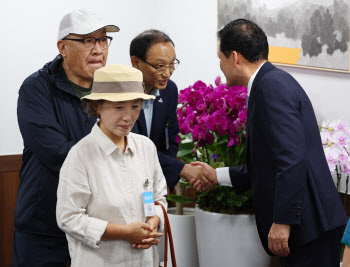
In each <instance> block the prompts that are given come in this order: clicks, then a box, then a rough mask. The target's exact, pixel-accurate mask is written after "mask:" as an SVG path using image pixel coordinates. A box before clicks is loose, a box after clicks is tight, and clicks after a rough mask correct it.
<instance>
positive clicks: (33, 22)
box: [0, 0, 350, 155]
mask: <svg viewBox="0 0 350 267" xmlns="http://www.w3.org/2000/svg"><path fill="white" fill-rule="evenodd" d="M82 7H84V8H89V9H92V10H95V11H96V12H97V13H98V14H99V15H101V16H103V17H104V18H105V19H106V21H107V22H108V23H113V24H116V25H118V26H119V27H120V29H121V31H120V32H119V33H115V34H111V36H113V37H114V40H113V42H112V45H111V47H110V52H109V57H108V62H107V64H112V63H119V64H130V63H129V44H130V41H131V40H132V38H133V37H135V36H136V35H137V34H138V33H140V32H141V31H143V30H146V29H149V28H157V29H160V30H162V31H165V32H166V33H168V34H169V35H170V37H171V38H172V39H173V41H174V42H175V45H176V53H177V57H178V58H179V59H180V61H181V64H180V67H179V69H178V70H176V71H175V72H174V75H173V77H172V79H173V80H174V81H175V82H176V83H177V85H178V87H179V89H182V88H185V87H187V86H188V85H190V84H193V83H194V82H195V81H196V80H199V79H200V80H203V81H204V82H206V83H213V82H214V79H215V77H216V76H217V75H221V76H222V77H224V76H223V74H222V73H221V71H220V68H219V60H218V58H217V56H216V51H217V41H216V31H217V1H215V0H191V1H190V0H177V1H173V0H147V1H145V0H128V1H125V0H100V1H96V0H95V1H92V0H76V1H56V2H54V1H44V0H34V1H25V0H21V1H15V0H14V1H2V10H3V12H2V15H1V16H0V25H8V26H7V27H4V26H2V27H1V28H0V36H1V37H2V38H1V42H0V51H1V52H2V53H1V59H2V64H1V65H0V73H1V79H0V94H1V95H2V105H0V125H1V130H0V140H1V141H0V155H9V154H20V153H22V148H23V143H22V138H21V135H20V132H19V129H18V125H17V115H16V105H17V96H18V89H19V87H20V85H21V83H22V82H23V80H24V79H25V78H26V77H27V76H28V75H30V74H31V73H33V72H35V71H36V70H38V69H39V68H41V67H42V66H43V65H44V64H45V63H46V62H48V61H50V60H52V59H53V58H54V57H55V56H56V55H57V54H58V51H57V48H56V39H57V30H58V26H59V22H60V20H61V18H62V17H63V16H64V15H65V14H66V13H68V12H70V11H71V10H73V9H76V8H82ZM283 69H284V70H286V71H288V72H290V73H291V74H292V75H293V76H294V77H295V78H296V80H297V81H299V83H300V84H301V85H302V86H303V87H304V89H305V90H306V92H307V93H308V95H309V97H310V99H311V101H312V103H313V105H314V109H315V110H316V115H317V118H318V120H319V121H320V122H321V121H322V120H334V119H342V120H344V121H346V122H347V123H348V124H349V125H350V111H349V108H348V107H349V100H350V74H343V73H333V72H325V71H316V70H308V69H300V68H298V69H297V68H290V67H283Z"/></svg>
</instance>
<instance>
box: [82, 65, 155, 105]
mask: <svg viewBox="0 0 350 267" xmlns="http://www.w3.org/2000/svg"><path fill="white" fill-rule="evenodd" d="M138 98H142V99H155V96H153V95H147V94H145V93H144V87H143V76H142V72H141V71H139V70H138V69H135V68H133V67H130V66H126V65H109V66H106V67H103V68H100V69H98V70H96V71H95V74H94V82H93V84H92V92H91V94H89V95H87V96H84V97H82V98H81V99H90V100H108V101H113V102H117V101H128V100H133V99H138Z"/></svg>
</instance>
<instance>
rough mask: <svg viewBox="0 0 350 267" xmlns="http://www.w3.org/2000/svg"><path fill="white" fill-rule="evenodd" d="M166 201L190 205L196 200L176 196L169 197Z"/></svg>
mask: <svg viewBox="0 0 350 267" xmlns="http://www.w3.org/2000/svg"><path fill="white" fill-rule="evenodd" d="M167 200H168V201H174V202H177V203H180V204H191V203H196V201H197V200H196V199H193V198H190V197H184V196H177V195H169V196H168V198H167Z"/></svg>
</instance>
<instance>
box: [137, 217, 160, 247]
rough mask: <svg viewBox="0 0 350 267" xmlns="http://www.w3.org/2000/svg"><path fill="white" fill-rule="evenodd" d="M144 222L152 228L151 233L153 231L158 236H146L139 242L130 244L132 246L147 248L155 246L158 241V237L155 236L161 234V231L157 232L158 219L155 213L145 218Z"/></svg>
mask: <svg viewBox="0 0 350 267" xmlns="http://www.w3.org/2000/svg"><path fill="white" fill-rule="evenodd" d="M146 223H147V224H149V226H150V229H152V233H154V234H156V235H158V236H154V237H149V238H146V239H144V240H142V243H141V244H137V243H135V244H133V245H132V247H133V248H140V249H148V248H150V247H151V246H153V245H155V246H156V245H158V243H159V239H158V238H156V237H160V236H163V234H162V233H158V232H157V229H158V225H159V223H160V219H159V217H158V216H157V215H155V216H152V217H149V218H147V221H146Z"/></svg>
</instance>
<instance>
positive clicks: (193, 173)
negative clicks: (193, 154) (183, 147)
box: [180, 164, 204, 181]
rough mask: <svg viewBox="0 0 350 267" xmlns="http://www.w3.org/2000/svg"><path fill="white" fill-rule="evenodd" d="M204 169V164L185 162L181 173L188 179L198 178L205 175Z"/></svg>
mask: <svg viewBox="0 0 350 267" xmlns="http://www.w3.org/2000/svg"><path fill="white" fill-rule="evenodd" d="M203 170H204V169H203V167H202V166H192V165H191V164H185V166H184V167H183V169H182V171H181V173H180V176H181V177H183V178H184V179H185V180H187V181H191V180H192V179H195V180H198V179H201V178H202V177H203V176H204V174H203Z"/></svg>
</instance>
